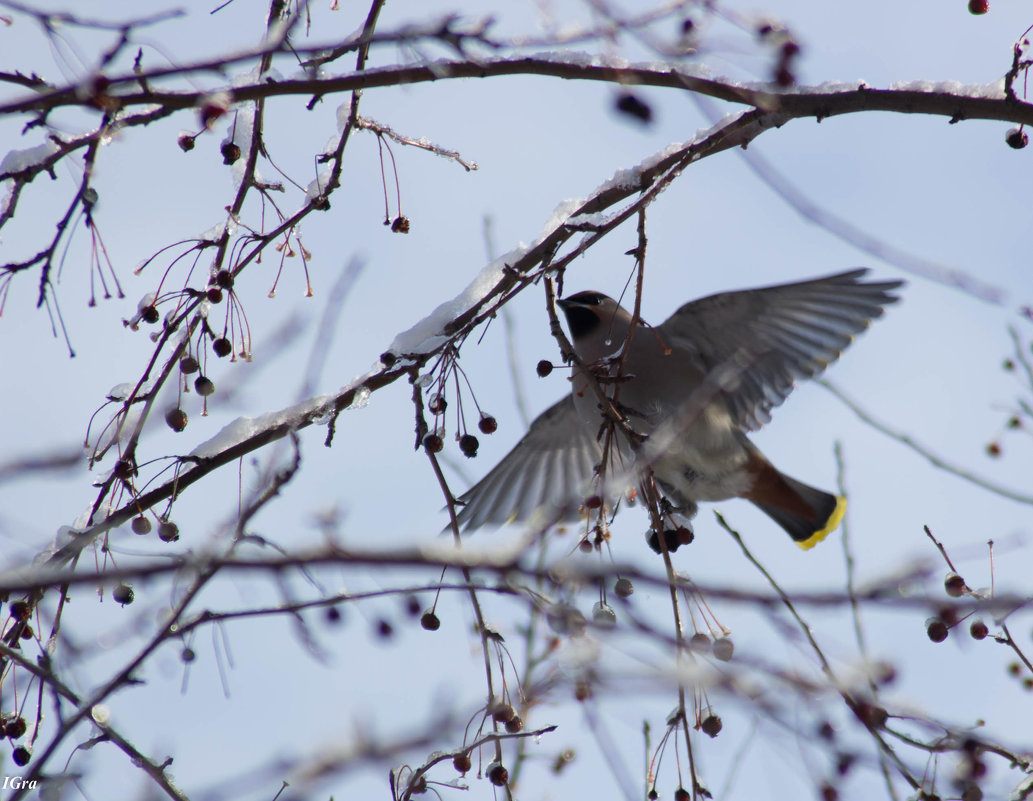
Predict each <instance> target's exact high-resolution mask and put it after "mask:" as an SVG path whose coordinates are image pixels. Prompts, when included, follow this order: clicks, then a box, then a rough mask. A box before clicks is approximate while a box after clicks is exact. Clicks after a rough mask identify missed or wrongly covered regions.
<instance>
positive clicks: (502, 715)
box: [491, 702, 516, 723]
mask: <svg viewBox="0 0 1033 801" xmlns="http://www.w3.org/2000/svg"><path fill="white" fill-rule="evenodd" d="M491 717H492V720H494V721H495V722H496V723H506V722H508V721H510V720H512V719H513V718H515V717H516V710H515V709H514V708H513V705H512V704H507V703H504V702H503V703H501V704H494V705H493V706H492V708H491Z"/></svg>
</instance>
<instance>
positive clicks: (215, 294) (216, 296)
mask: <svg viewBox="0 0 1033 801" xmlns="http://www.w3.org/2000/svg"><path fill="white" fill-rule="evenodd" d="M205 297H206V298H208V302H209V303H222V290H221V289H219V287H217V286H212V287H208V291H207V292H205Z"/></svg>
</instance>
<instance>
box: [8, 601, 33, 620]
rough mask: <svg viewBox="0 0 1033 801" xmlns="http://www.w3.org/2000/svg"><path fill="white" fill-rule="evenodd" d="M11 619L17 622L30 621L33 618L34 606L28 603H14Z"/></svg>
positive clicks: (12, 604)
mask: <svg viewBox="0 0 1033 801" xmlns="http://www.w3.org/2000/svg"><path fill="white" fill-rule="evenodd" d="M11 617H13V618H14V619H15V620H28V619H29V618H30V617H32V606H31V605H30V604H29V603H28V602H27V601H14V602H12V603H11Z"/></svg>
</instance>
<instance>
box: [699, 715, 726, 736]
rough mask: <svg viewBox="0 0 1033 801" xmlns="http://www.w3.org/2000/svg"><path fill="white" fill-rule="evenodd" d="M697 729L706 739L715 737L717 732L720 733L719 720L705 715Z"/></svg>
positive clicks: (715, 716) (713, 716)
mask: <svg viewBox="0 0 1033 801" xmlns="http://www.w3.org/2000/svg"><path fill="white" fill-rule="evenodd" d="M699 727H700V728H701V729H703V733H704V734H705V735H707V736H708V737H717V735H718V732H720V731H721V718H719V717H718V716H717V715H714V714H710V715H707V716H706V717H705V718H703V722H702V723H700V725H699Z"/></svg>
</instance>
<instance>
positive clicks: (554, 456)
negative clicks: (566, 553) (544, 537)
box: [458, 395, 602, 529]
mask: <svg viewBox="0 0 1033 801" xmlns="http://www.w3.org/2000/svg"><path fill="white" fill-rule="evenodd" d="M601 460H602V447H601V446H600V445H599V443H598V442H596V439H595V436H594V432H593V431H592V430H591V427H590V426H588V425H586V424H585V423H584V422H583V421H582V420H581V418H580V417H579V416H578V414H577V411H576V410H575V409H574V401H573V398H572V397H571V396H570V395H568V396H567V397H565V398H564V399H563V400H561V401H559V402H558V403H555V404H553V405H552V406H550V407H549V408H548V409H546V410H545V411H544V412H542V414H540V415H539V416H538V417H537V418H536V419H535V420H534V422H533V423H531V427H530V428H529V429H528V431H527V434H525V435H524V438H523V439H521V440H520V442H518V443H517V444H516V447H514V448H513V450H512V451H510V452H509V453H508V454H507V455H506V457H505V458H504V459H503V460H502V461H501V462H499V463H498V464H497V465H496V466H495V467H494V468H493V469H492V471H491V472H490V473H488V475H486V476H485V477H484V478H482V479H481V480H480V481H479V482H478V483H477V484H476V485H474V486H473V487H472V488H471V489H469V490H468V491H467V492H466V493H465V494H464V495H462V496H461V497H460V498H459V500H460V502H462V503H463V504H464V506H463V507H462V508H461V509H460V511H459V515H458V517H459V525H460V526H461V527H462V528H463V529H469V528H479V527H480V526H484V525H489V524H491V525H502V524H504V523H508V522H510V521H513V520H525V521H526V520H530V519H531V518H532V517H533V516H534V515H535V514H536V513H537V512H540V511H541V512H543V513H544V514H546V515H548V518H547V519H550V520H554V521H556V522H559V521H562V520H576V519H577V517H578V507H579V506H580V505H581V503H582V502H583V501H584V500H585V497H586V493H588V492H590V487H591V481H592V476H593V473H594V470H595V466H596V465H597V464H598V463H599V462H600V461H601Z"/></svg>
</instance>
